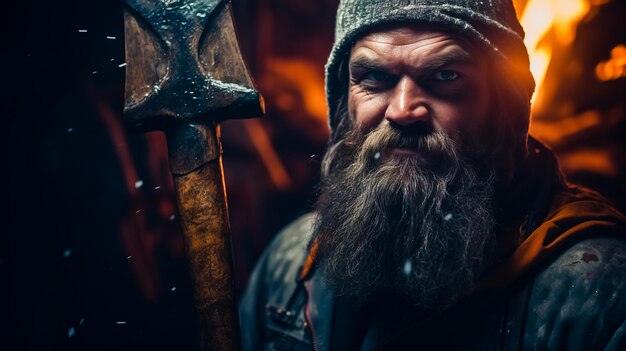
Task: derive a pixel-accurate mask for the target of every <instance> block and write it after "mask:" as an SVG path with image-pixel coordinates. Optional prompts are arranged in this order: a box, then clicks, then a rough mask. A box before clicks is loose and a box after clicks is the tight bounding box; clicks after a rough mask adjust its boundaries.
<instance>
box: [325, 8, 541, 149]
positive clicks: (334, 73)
mask: <svg viewBox="0 0 626 351" xmlns="http://www.w3.org/2000/svg"><path fill="white" fill-rule="evenodd" d="M403 22H407V23H426V24H433V25H436V26H437V28H445V29H446V30H447V31H448V30H449V31H450V32H452V33H454V34H458V35H460V36H462V37H464V38H467V39H469V40H470V41H472V42H474V43H476V44H477V45H479V46H482V47H484V48H485V49H487V52H490V53H491V54H492V56H493V57H495V58H496V60H500V62H502V63H503V67H505V68H506V72H507V73H508V74H509V75H512V77H511V79H513V81H514V82H515V83H516V84H518V85H519V86H520V88H521V90H522V91H523V92H526V93H527V94H528V101H530V97H531V96H532V93H533V91H534V89H535V82H534V80H533V77H532V75H531V73H530V69H529V60H528V52H527V50H526V47H525V46H524V42H523V38H524V31H523V29H522V26H521V25H520V23H519V22H518V20H517V17H516V15H515V9H514V7H513V4H512V2H511V0H342V1H341V2H340V4H339V9H338V10H337V25H336V28H335V43H334V44H333V49H332V51H331V54H330V57H329V59H328V63H327V64H326V99H327V102H328V107H329V117H330V120H329V123H330V128H331V133H332V136H331V140H334V139H335V138H336V137H337V135H336V134H337V129H338V126H339V123H340V122H341V121H338V120H336V109H337V107H338V104H339V99H340V98H342V96H345V95H344V94H345V92H344V94H342V90H343V89H346V88H347V79H348V77H347V75H346V76H342V77H340V76H339V74H340V72H339V67H340V65H342V63H345V62H347V60H348V58H349V55H350V50H351V48H352V46H353V45H354V43H355V42H356V41H357V40H358V39H360V38H361V37H363V36H365V35H367V34H368V33H370V32H371V31H372V29H373V28H374V27H377V26H381V25H385V24H392V23H403ZM344 71H345V70H344ZM342 73H345V72H342ZM526 118H528V116H526Z"/></svg>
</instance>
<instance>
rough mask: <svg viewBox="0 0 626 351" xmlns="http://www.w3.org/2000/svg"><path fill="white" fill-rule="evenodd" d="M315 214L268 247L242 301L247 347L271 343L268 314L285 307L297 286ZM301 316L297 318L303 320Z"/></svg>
mask: <svg viewBox="0 0 626 351" xmlns="http://www.w3.org/2000/svg"><path fill="white" fill-rule="evenodd" d="M313 222H314V215H313V214H306V215H304V216H302V217H300V218H298V219H296V220H295V221H294V222H292V223H291V224H289V225H288V226H287V227H285V229H283V230H282V231H280V232H279V233H278V234H277V235H276V237H275V238H274V239H273V240H272V242H271V243H270V245H269V246H268V247H267V249H266V250H265V252H264V253H263V255H262V256H261V258H260V259H259V261H258V263H257V264H256V267H255V269H254V271H253V272H252V275H251V276H250V280H249V282H248V286H247V288H246V290H245V291H244V294H243V296H242V298H241V301H240V303H239V317H240V324H241V331H242V344H243V349H244V350H259V349H261V345H267V343H268V340H267V339H268V335H267V332H266V331H267V328H268V323H269V322H268V314H269V313H270V311H271V310H272V309H276V308H284V307H285V306H286V305H287V302H288V301H289V299H290V297H291V296H292V294H293V292H294V291H295V289H296V285H297V284H296V278H297V276H298V273H299V271H300V267H301V266H302V265H303V264H304V261H305V260H306V256H307V247H308V243H309V241H310V238H311V234H312V232H313ZM300 319H303V318H302V317H299V318H298V322H299V323H303V322H304V321H303V320H300Z"/></svg>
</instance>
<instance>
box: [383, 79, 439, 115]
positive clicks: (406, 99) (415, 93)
mask: <svg viewBox="0 0 626 351" xmlns="http://www.w3.org/2000/svg"><path fill="white" fill-rule="evenodd" d="M426 98H427V96H426V94H425V93H424V91H423V90H422V89H421V88H420V86H419V85H418V84H417V83H416V82H415V81H413V79H411V78H409V77H402V78H401V79H400V80H399V81H398V83H397V84H396V86H395V88H394V90H393V91H392V94H391V96H390V98H389V104H388V105H387V110H386V111H385V119H386V120H387V121H389V122H393V123H395V124H398V125H400V126H409V125H411V124H413V123H416V122H426V121H428V120H429V119H430V110H429V108H428V103H427V99H426Z"/></svg>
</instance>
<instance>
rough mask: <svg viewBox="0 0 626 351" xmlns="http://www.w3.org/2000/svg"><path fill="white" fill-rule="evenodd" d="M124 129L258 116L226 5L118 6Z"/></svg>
mask: <svg viewBox="0 0 626 351" xmlns="http://www.w3.org/2000/svg"><path fill="white" fill-rule="evenodd" d="M124 2H125V4H126V5H127V6H126V7H125V11H124V27H125V43H126V98H125V106H124V118H125V123H126V125H127V126H128V127H131V128H137V129H140V130H154V129H167V125H168V124H169V123H171V122H175V121H180V122H183V121H185V122H188V123H199V124H209V123H213V122H215V121H221V120H225V119H235V118H248V117H256V116H260V115H262V114H263V112H264V106H263V98H262V97H261V95H260V94H259V93H258V92H257V91H256V90H255V89H254V84H253V82H252V79H251V77H250V75H249V73H248V70H247V68H246V65H245V63H244V61H243V58H242V56H241V52H240V50H239V45H238V42H237V36H236V33H235V27H234V25H233V20H232V15H231V7H230V2H229V1H228V0H124Z"/></svg>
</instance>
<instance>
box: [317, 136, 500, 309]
mask: <svg viewBox="0 0 626 351" xmlns="http://www.w3.org/2000/svg"><path fill="white" fill-rule="evenodd" d="M393 147H417V148H418V150H420V154H421V155H425V156H427V157H422V158H421V157H415V156H391V157H386V155H385V150H389V149H390V148H393ZM335 151H336V157H337V159H336V160H335V161H333V164H334V166H333V168H332V170H331V171H330V174H329V175H328V176H327V177H326V178H325V180H324V181H323V183H322V186H321V191H320V197H319V200H318V203H317V206H316V208H317V213H318V221H317V223H316V228H315V235H314V239H315V240H316V241H317V245H318V248H319V250H318V252H319V253H320V257H319V259H320V263H321V265H322V269H323V274H324V277H325V279H326V281H327V283H328V284H329V285H330V286H331V287H332V289H333V291H334V292H335V294H336V295H340V296H341V295H344V296H345V295H347V296H350V297H352V298H355V299H358V300H361V301H363V300H365V299H368V298H370V297H373V296H376V295H378V294H381V293H385V292H392V293H395V294H400V295H402V296H405V297H406V298H408V299H409V300H410V301H411V303H412V304H414V305H415V306H417V307H420V308H425V309H429V310H442V309H445V308H446V307H447V306H449V305H450V304H452V303H454V302H455V301H457V300H458V299H460V298H461V297H463V296H465V295H467V294H469V293H470V292H471V290H472V287H473V286H474V285H475V284H476V282H477V281H478V279H479V277H480V275H481V273H482V272H483V271H484V267H485V265H486V263H487V261H488V260H487V259H486V258H487V257H488V256H489V253H490V251H491V249H492V247H493V245H494V242H495V239H494V235H493V226H494V220H493V214H492V195H493V188H494V176H493V173H494V172H493V171H491V170H489V169H484V167H478V166H474V165H472V164H470V162H469V161H467V160H466V159H465V158H463V157H462V156H461V155H459V152H458V151H457V147H456V145H455V143H454V142H453V141H452V140H450V139H449V138H448V137H447V136H446V135H445V134H444V133H443V132H441V131H430V132H428V133H419V134H416V133H413V134H411V135H409V134H407V133H405V132H403V131H401V130H398V129H395V128H392V127H389V126H387V125H385V126H384V127H383V128H378V129H375V130H373V131H371V132H369V133H367V134H364V133H362V132H360V131H359V130H354V131H352V132H350V133H348V135H347V136H346V138H345V140H344V142H342V144H341V145H340V146H339V149H337V150H335Z"/></svg>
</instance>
